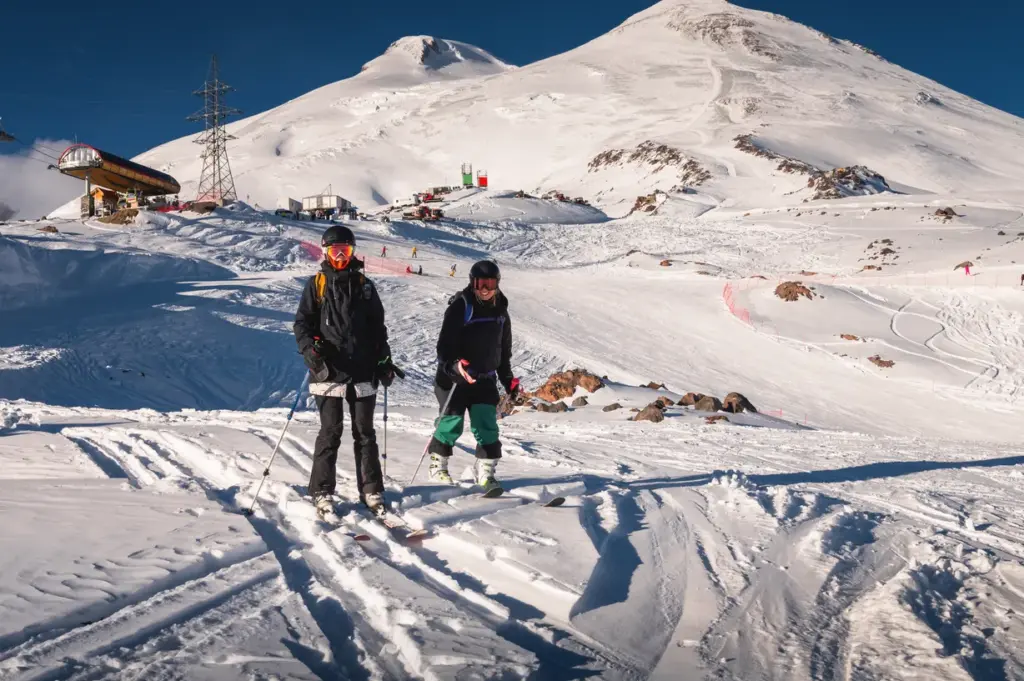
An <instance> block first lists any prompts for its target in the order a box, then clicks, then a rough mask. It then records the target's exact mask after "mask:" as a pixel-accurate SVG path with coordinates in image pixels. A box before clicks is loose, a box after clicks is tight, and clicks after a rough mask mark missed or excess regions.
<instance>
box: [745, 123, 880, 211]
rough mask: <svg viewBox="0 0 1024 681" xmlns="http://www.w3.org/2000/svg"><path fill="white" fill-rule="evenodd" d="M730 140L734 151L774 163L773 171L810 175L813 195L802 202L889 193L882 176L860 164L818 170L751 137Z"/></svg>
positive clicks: (809, 186)
mask: <svg viewBox="0 0 1024 681" xmlns="http://www.w3.org/2000/svg"><path fill="white" fill-rule="evenodd" d="M734 141H735V142H736V148H737V149H739V150H740V151H745V152H747V153H748V154H753V155H754V156H759V157H761V158H766V159H768V160H770V161H778V162H779V163H778V165H777V166H776V170H778V171H780V172H783V173H803V174H805V175H810V176H811V177H810V179H808V180H807V186H808V188H810V189H813V190H814V194H812V195H811V196H810V197H809V198H807V199H804V201H805V202H806V201H817V200H820V199H842V198H846V197H848V196H864V195H869V194H881V193H882V192H891V191H892V188H891V187H889V184H888V183H887V182H886V181H885V178H884V177H882V176H881V175H879V174H878V173H876V172H874V171H873V170H871V169H870V168H866V167H864V166H862V165H854V166H848V167H843V168H833V169H832V170H822V169H820V168H817V167H815V166H813V165H811V164H810V163H806V162H804V161H801V160H799V159H796V158H791V157H789V156H784V155H782V154H779V153H776V152H774V151H772V150H771V149H768V148H766V147H765V146H764V145H763V144H762V143H761V142H759V141H758V140H757V139H756V138H755V137H754V136H753V135H739V136H738V137H736V138H735V140H734Z"/></svg>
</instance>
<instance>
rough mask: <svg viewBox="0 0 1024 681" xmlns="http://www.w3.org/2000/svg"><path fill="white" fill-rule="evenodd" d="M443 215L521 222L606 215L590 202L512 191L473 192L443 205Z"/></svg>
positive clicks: (581, 220)
mask: <svg viewBox="0 0 1024 681" xmlns="http://www.w3.org/2000/svg"><path fill="white" fill-rule="evenodd" d="M445 216H446V217H448V218H451V219H454V220H461V221H465V222H503V221H511V222H516V223H519V224H524V225H538V224H554V223H558V224H588V223H593V222H604V221H605V220H607V219H608V216H607V215H605V214H604V213H603V212H602V211H601V210H599V209H597V208H594V207H593V206H587V205H584V204H577V203H572V202H567V201H549V200H545V199H537V198H516V197H515V194H514V193H513V192H493V193H489V194H474V195H473V196H471V197H469V198H467V199H464V200H462V201H458V202H454V203H452V204H451V205H450V206H448V207H447V208H445Z"/></svg>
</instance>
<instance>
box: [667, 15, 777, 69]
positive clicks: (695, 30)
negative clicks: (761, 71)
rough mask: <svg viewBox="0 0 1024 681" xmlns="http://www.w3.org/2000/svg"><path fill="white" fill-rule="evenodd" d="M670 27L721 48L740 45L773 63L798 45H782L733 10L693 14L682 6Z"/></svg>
mask: <svg viewBox="0 0 1024 681" xmlns="http://www.w3.org/2000/svg"><path fill="white" fill-rule="evenodd" d="M669 27H670V28H675V29H676V30H679V31H681V32H683V33H685V34H687V35H689V36H691V37H694V38H697V39H699V40H703V41H704V42H706V43H709V44H711V45H716V46H718V47H722V48H730V47H736V46H741V47H742V48H743V49H744V50H745V51H746V52H748V53H749V54H750V55H752V56H755V57H759V58H763V59H768V60H770V61H774V62H777V61H781V60H782V55H781V52H782V51H784V50H786V49H793V48H794V47H795V46H792V45H781V44H779V43H778V42H776V41H775V40H774V39H773V38H771V37H769V36H767V35H765V34H763V33H760V32H758V31H756V30H754V23H753V22H752V21H750V20H749V19H745V18H744V17H741V16H739V15H737V14H733V13H731V12H719V13H715V14H705V15H703V16H698V17H691V16H690V15H689V12H688V11H687V9H686V8H683V9H681V11H679V12H678V14H677V15H676V17H675V18H673V19H672V20H671V21H670V22H669Z"/></svg>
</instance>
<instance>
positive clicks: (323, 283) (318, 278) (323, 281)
mask: <svg viewBox="0 0 1024 681" xmlns="http://www.w3.org/2000/svg"><path fill="white" fill-rule="evenodd" d="M359 283H360V284H362V286H363V298H365V299H366V300H369V299H370V298H372V297H373V284H371V283H370V282H368V281H367V280H366V275H364V274H363V273H362V272H360V273H359ZM326 290H327V276H326V275H325V274H324V273H323V272H317V273H316V275H315V276H314V277H313V299H314V300H315V301H316V305H317V307H320V306H322V305H323V304H324V292H325V291H326Z"/></svg>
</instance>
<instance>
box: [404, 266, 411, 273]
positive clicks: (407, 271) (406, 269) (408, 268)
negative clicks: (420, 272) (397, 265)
mask: <svg viewBox="0 0 1024 681" xmlns="http://www.w3.org/2000/svg"><path fill="white" fill-rule="evenodd" d="M405 273H406V274H412V265H406V266H405Z"/></svg>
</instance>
